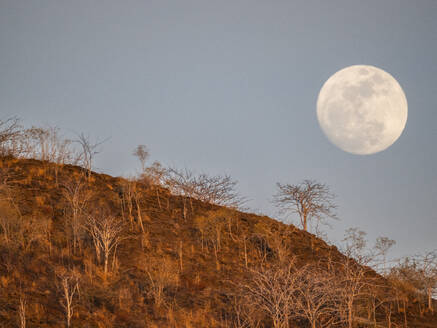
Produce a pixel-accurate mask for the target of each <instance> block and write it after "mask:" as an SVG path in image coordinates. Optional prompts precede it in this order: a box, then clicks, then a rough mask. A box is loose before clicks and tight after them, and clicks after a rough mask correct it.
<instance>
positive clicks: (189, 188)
mask: <svg viewBox="0 0 437 328" xmlns="http://www.w3.org/2000/svg"><path fill="white" fill-rule="evenodd" d="M165 183H166V185H167V186H168V187H169V189H170V190H171V191H172V192H173V193H174V194H178V195H183V196H187V197H193V198H196V199H198V200H201V201H204V202H207V203H210V204H215V205H222V206H227V207H233V208H238V207H239V206H241V205H242V204H243V203H244V201H245V200H244V199H243V198H242V197H241V196H240V195H239V194H238V193H237V192H236V190H235V187H236V185H237V181H235V180H232V178H231V177H230V176H229V175H223V176H222V175H216V176H208V175H206V174H204V173H202V174H199V175H195V174H194V173H193V172H192V171H190V170H187V169H185V170H177V169H168V170H167V175H166V179H165Z"/></svg>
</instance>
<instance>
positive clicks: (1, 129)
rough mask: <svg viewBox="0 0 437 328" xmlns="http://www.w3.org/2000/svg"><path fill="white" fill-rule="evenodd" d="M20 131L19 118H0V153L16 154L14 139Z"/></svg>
mask: <svg viewBox="0 0 437 328" xmlns="http://www.w3.org/2000/svg"><path fill="white" fill-rule="evenodd" d="M20 133H21V126H20V120H19V119H18V118H17V117H10V118H7V119H1V120H0V155H3V156H7V155H12V156H17V153H16V152H15V147H14V140H15V138H16V137H17V136H18V135H19V134H20Z"/></svg>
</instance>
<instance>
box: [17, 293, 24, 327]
mask: <svg viewBox="0 0 437 328" xmlns="http://www.w3.org/2000/svg"><path fill="white" fill-rule="evenodd" d="M18 316H19V323H20V328H26V299H25V298H24V296H20V304H19V305H18Z"/></svg>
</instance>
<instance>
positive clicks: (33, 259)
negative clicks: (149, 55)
mask: <svg viewBox="0 0 437 328" xmlns="http://www.w3.org/2000/svg"><path fill="white" fill-rule="evenodd" d="M32 129H33V130H32V131H33V132H32V133H30V132H29V131H28V130H25V129H23V128H21V127H20V126H19V122H18V120H15V119H11V120H7V121H2V122H0V149H1V154H2V156H1V157H0V326H1V327H22V328H23V327H62V326H65V327H150V328H152V327H174V328H176V327H181V328H194V327H223V328H225V327H226V328H231V327H232V328H243V327H245V328H252V327H266V328H267V327H274V328H291V327H312V328H316V327H320V328H322V327H412V328H414V327H437V324H436V322H437V316H436V315H434V307H435V306H436V304H435V301H434V300H433V299H432V296H433V293H434V292H435V287H436V282H437V273H436V257H435V253H428V254H426V255H425V256H423V257H421V258H419V257H416V258H413V259H404V260H403V261H402V262H401V263H399V265H397V266H395V267H393V268H392V269H391V270H388V269H387V268H386V263H385V262H386V254H387V251H388V249H389V248H390V246H391V245H392V244H393V242H392V241H390V240H389V239H384V238H381V239H380V240H379V241H378V243H377V247H376V248H375V250H376V251H375V253H372V254H365V253H364V249H365V242H364V239H363V233H362V232H360V231H359V230H357V229H351V230H350V231H348V234H347V235H346V240H345V249H344V250H343V253H344V254H346V255H344V254H342V253H341V252H339V251H338V250H337V248H336V247H334V246H330V245H328V244H327V243H325V242H324V241H322V240H321V239H318V238H316V237H315V236H314V235H312V234H310V233H309V232H307V231H304V230H300V229H298V228H296V227H294V226H293V225H285V224H282V223H280V222H277V221H275V220H272V219H270V218H268V217H261V216H257V215H253V214H248V213H244V212H241V211H238V210H237V209H236V208H238V206H240V205H241V203H242V201H243V199H242V198H241V197H240V196H239V195H238V194H237V193H236V192H235V189H234V187H235V182H234V181H233V180H232V179H231V178H230V177H228V176H215V177H208V176H207V175H203V174H201V175H195V174H193V173H192V172H190V171H178V170H174V169H173V170H168V169H166V168H164V167H162V166H161V165H160V164H159V163H154V164H153V165H151V166H150V167H147V166H146V164H145V163H146V160H147V157H148V152H147V148H145V147H144V146H139V147H138V148H137V149H136V150H135V152H134V154H135V155H136V156H137V157H138V158H139V159H140V161H141V164H142V172H141V174H140V175H139V177H137V178H132V179H123V178H114V177H110V176H107V175H104V174H97V173H94V172H93V171H92V160H93V156H94V155H96V154H97V148H96V147H97V146H98V145H99V143H94V144H93V143H91V142H89V140H88V139H87V138H86V137H84V135H80V138H79V146H80V147H79V148H78V150H74V147H71V145H74V144H75V142H74V141H68V140H63V139H62V138H61V137H60V136H59V131H58V130H57V129H40V130H38V129H36V128H32ZM35 131H36V132H35ZM32 158H36V159H32ZM77 164H81V166H76V165H77ZM312 183H313V182H311V181H306V182H305V184H304V185H300V187H302V186H304V187H306V188H307V189H303V190H305V191H308V188H309V187H311V186H312ZM279 187H282V188H280V190H281V191H282V192H283V194H282V195H283V196H284V195H285V194H286V193H287V192H291V191H292V192H293V193H289V194H288V195H292V196H293V195H294V196H293V197H295V198H293V199H291V200H292V201H294V199H298V197H297V196H299V193H296V192H298V191H299V190H298V189H296V188H294V189H293V188H292V187H293V186H290V185H286V186H285V185H280V186H279ZM316 187H317V188H315V189H314V190H316V191H317V192H318V194H317V197H318V198H317V200H321V201H322V203H323V199H325V200H326V198H323V197H325V196H328V198H329V200H330V201H331V198H330V196H329V195H327V194H324V192H326V191H328V190H327V189H326V186H324V185H319V184H316ZM320 192H322V194H320ZM307 194H308V193H307ZM310 194H311V193H310ZM281 200H282V202H286V201H289V200H290V198H286V199H284V198H282V199H281ZM283 204H284V203H283ZM291 204H293V203H291ZM299 204H300V205H304V206H301V207H300V209H302V215H304V216H301V219H302V225H303V228H306V227H307V221H308V220H311V218H314V219H320V218H321V216H319V214H324V215H327V216H328V217H332V215H331V214H332V212H331V210H332V209H333V208H334V207H333V205H329V206H330V207H329V208H328V211H324V212H323V211H322V212H321V213H319V212H317V208H322V209H323V210H326V209H327V208H326V207H325V208H323V204H319V207H316V206H313V207H308V206H307V205H308V204H307V203H305V202H300V203H299ZM305 206H307V209H308V210H305ZM320 206H322V207H320ZM287 209H290V208H287ZM305 211H307V212H305ZM299 214H300V212H299ZM377 257H380V258H382V259H383V268H384V270H382V271H380V272H381V273H384V276H381V275H379V274H377V273H376V272H375V271H374V269H372V268H371V265H372V266H374V262H375V259H376V258H377ZM374 267H375V266H374ZM433 323H434V325H433Z"/></svg>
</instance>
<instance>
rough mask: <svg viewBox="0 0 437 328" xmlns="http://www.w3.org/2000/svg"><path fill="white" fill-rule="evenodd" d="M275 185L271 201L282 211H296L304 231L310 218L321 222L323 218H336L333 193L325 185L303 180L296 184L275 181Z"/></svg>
mask: <svg viewBox="0 0 437 328" xmlns="http://www.w3.org/2000/svg"><path fill="white" fill-rule="evenodd" d="M277 187H278V191H277V193H276V194H275V195H274V197H273V202H274V203H275V204H276V205H277V206H278V207H279V208H280V210H281V211H282V212H285V213H287V212H288V213H297V214H298V215H299V218H300V224H301V227H302V229H304V230H305V231H307V230H308V223H309V221H310V220H318V221H321V222H323V220H324V219H325V218H336V214H335V213H334V210H335V209H336V205H335V204H334V203H333V200H334V195H333V194H332V193H331V191H330V190H329V187H328V186H327V185H325V184H321V183H318V182H315V181H312V180H304V181H303V182H302V183H300V184H298V185H290V184H280V183H277Z"/></svg>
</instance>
